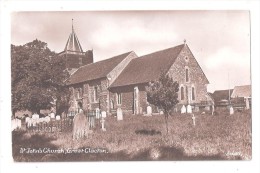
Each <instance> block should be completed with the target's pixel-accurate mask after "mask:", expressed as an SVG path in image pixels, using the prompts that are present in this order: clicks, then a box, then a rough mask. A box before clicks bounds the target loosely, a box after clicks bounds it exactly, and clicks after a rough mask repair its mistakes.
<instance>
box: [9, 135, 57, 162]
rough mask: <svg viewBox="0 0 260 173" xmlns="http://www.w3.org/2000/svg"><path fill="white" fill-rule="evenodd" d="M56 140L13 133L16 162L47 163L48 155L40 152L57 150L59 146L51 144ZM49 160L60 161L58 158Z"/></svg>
mask: <svg viewBox="0 0 260 173" xmlns="http://www.w3.org/2000/svg"><path fill="white" fill-rule="evenodd" d="M54 140H56V138H54V137H48V136H47V135H40V134H30V133H26V132H25V131H13V132H12V150H13V159H14V161H16V162H40V161H46V158H47V157H48V155H47V154H46V153H43V152H40V150H41V151H43V149H44V148H46V149H52V150H56V149H58V148H57V146H55V145H54V144H52V143H51V141H54ZM47 160H50V161H58V158H57V157H49V158H48V159H47Z"/></svg>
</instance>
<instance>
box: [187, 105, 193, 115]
mask: <svg viewBox="0 0 260 173" xmlns="http://www.w3.org/2000/svg"><path fill="white" fill-rule="evenodd" d="M187 113H189V114H191V113H192V109H191V106H190V105H188V106H187Z"/></svg>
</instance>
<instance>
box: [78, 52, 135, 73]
mask: <svg viewBox="0 0 260 173" xmlns="http://www.w3.org/2000/svg"><path fill="white" fill-rule="evenodd" d="M131 52H133V51H130V52H126V53H122V54H119V55H116V56H112V57H110V58H107V59H103V60H100V61H97V62H93V63H90V64H86V65H83V66H81V67H80V68H83V67H86V66H90V65H92V64H96V63H100V62H104V61H108V60H110V59H113V58H117V57H119V56H122V55H124V54H130V53H131ZM80 68H78V69H80Z"/></svg>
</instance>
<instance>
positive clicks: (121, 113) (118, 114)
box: [116, 108, 123, 120]
mask: <svg viewBox="0 0 260 173" xmlns="http://www.w3.org/2000/svg"><path fill="white" fill-rule="evenodd" d="M116 115H117V120H123V112H122V109H121V108H117V111H116Z"/></svg>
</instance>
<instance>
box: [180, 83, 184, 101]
mask: <svg viewBox="0 0 260 173" xmlns="http://www.w3.org/2000/svg"><path fill="white" fill-rule="evenodd" d="M181 100H184V87H183V86H182V87H181Z"/></svg>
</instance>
